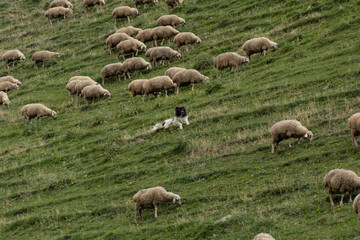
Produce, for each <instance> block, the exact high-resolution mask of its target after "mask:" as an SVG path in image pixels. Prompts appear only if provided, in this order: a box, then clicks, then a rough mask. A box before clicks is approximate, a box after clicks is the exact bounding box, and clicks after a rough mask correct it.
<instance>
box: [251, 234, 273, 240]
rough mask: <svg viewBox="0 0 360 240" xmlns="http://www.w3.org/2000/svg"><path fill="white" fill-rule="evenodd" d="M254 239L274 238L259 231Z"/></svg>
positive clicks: (271, 239) (269, 239)
mask: <svg viewBox="0 0 360 240" xmlns="http://www.w3.org/2000/svg"><path fill="white" fill-rule="evenodd" d="M254 240H275V239H274V238H273V237H272V236H271V235H270V234H268V233H259V234H257V235H256V236H255V238H254Z"/></svg>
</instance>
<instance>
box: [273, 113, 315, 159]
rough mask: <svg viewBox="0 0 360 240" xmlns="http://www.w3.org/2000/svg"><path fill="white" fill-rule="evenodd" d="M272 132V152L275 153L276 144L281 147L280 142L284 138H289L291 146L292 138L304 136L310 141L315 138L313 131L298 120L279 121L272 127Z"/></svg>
mask: <svg viewBox="0 0 360 240" xmlns="http://www.w3.org/2000/svg"><path fill="white" fill-rule="evenodd" d="M270 133H271V136H272V147H271V153H274V148H275V146H276V148H279V143H280V142H281V141H282V140H284V139H289V147H291V138H304V139H307V140H308V141H309V142H311V141H312V139H313V133H312V132H310V131H309V130H308V129H307V128H306V127H304V126H302V125H301V123H300V122H299V121H296V120H283V121H280V122H277V123H275V124H274V125H273V126H272V127H271V129H270ZM299 140H300V139H299Z"/></svg>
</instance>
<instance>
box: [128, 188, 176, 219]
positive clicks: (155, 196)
mask: <svg viewBox="0 0 360 240" xmlns="http://www.w3.org/2000/svg"><path fill="white" fill-rule="evenodd" d="M133 201H134V202H135V218H134V219H135V222H136V221H137V213H138V214H139V216H140V219H141V220H142V219H143V218H142V216H141V211H142V210H143V209H144V208H153V207H154V208H155V218H157V209H158V205H161V204H165V203H167V202H171V203H172V204H175V203H176V202H177V203H178V204H179V205H181V199H180V196H179V195H177V194H174V193H172V192H167V191H166V190H165V189H164V188H163V187H153V188H146V189H142V190H140V191H138V192H137V193H136V194H135V195H134V197H133Z"/></svg>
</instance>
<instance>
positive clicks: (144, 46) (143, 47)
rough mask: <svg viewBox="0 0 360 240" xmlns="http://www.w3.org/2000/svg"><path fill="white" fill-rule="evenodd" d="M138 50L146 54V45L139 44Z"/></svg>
mask: <svg viewBox="0 0 360 240" xmlns="http://www.w3.org/2000/svg"><path fill="white" fill-rule="evenodd" d="M140 50H141V51H144V52H146V45H145V44H141V46H140Z"/></svg>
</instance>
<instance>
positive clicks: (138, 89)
mask: <svg viewBox="0 0 360 240" xmlns="http://www.w3.org/2000/svg"><path fill="white" fill-rule="evenodd" d="M146 81H148V80H147V79H137V80H134V81H131V82H130V83H129V85H128V90H129V92H130V93H131V102H132V103H134V97H135V96H136V95H143V94H144V88H143V86H144V83H145V82H146Z"/></svg>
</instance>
